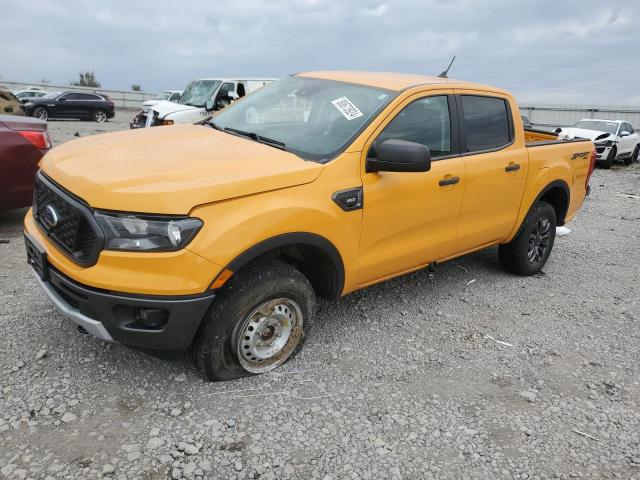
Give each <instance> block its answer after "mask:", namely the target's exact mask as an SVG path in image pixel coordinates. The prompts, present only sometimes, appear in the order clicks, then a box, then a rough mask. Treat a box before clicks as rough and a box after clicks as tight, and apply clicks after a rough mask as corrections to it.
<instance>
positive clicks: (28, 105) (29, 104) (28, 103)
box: [24, 102, 33, 107]
mask: <svg viewBox="0 0 640 480" xmlns="http://www.w3.org/2000/svg"><path fill="white" fill-rule="evenodd" d="M32 105H33V102H27V103H25V104H24V106H25V107H30V106H32Z"/></svg>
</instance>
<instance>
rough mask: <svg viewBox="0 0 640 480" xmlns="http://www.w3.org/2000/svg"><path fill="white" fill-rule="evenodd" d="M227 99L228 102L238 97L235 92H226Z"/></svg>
mask: <svg viewBox="0 0 640 480" xmlns="http://www.w3.org/2000/svg"><path fill="white" fill-rule="evenodd" d="M227 98H228V99H229V100H237V99H239V98H240V97H239V96H238V94H237V93H236V92H227Z"/></svg>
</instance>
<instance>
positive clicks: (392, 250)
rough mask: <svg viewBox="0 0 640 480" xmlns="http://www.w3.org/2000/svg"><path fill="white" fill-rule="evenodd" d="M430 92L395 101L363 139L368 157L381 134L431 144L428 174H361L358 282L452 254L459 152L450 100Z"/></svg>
mask: <svg viewBox="0 0 640 480" xmlns="http://www.w3.org/2000/svg"><path fill="white" fill-rule="evenodd" d="M449 93H450V92H448V91H442V92H433V91H430V92H429V95H428V96H424V94H422V95H415V96H413V97H411V98H409V99H407V100H406V101H405V102H403V103H402V104H400V105H399V106H398V107H397V109H396V110H395V111H394V113H393V114H392V115H390V120H387V121H386V122H385V123H383V124H382V125H381V126H380V127H379V128H378V129H377V130H376V132H375V134H374V135H373V136H372V140H371V141H370V142H368V143H367V144H366V145H365V151H366V152H368V154H367V156H368V157H374V156H375V149H376V145H379V144H380V143H381V142H383V141H384V140H388V139H401V140H407V141H412V142H417V143H421V144H423V145H426V146H427V147H429V150H430V152H431V156H432V163H431V170H430V171H428V172H411V173H407V172H378V173H365V172H366V170H365V168H364V165H363V167H362V184H363V189H364V192H363V193H364V214H363V224H362V234H361V240H360V268H359V274H358V283H359V284H360V285H366V284H369V283H373V282H376V281H378V280H382V279H384V278H387V277H390V276H393V275H395V274H399V273H402V272H406V271H409V270H412V269H416V268H419V267H421V266H424V265H427V264H428V263H430V262H432V261H435V260H438V259H441V258H445V257H447V256H449V255H451V254H452V253H453V248H454V242H455V239H456V226H457V222H458V214H459V212H460V207H461V205H462V198H463V193H464V188H465V171H464V161H463V160H462V159H461V158H460V157H459V156H458V125H457V119H456V107H455V100H454V97H453V96H452V95H449Z"/></svg>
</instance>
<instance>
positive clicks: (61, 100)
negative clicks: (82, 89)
mask: <svg viewBox="0 0 640 480" xmlns="http://www.w3.org/2000/svg"><path fill="white" fill-rule="evenodd" d="M58 101H59V102H66V101H67V99H66V98H65V97H62V98H61V99H59V100H58Z"/></svg>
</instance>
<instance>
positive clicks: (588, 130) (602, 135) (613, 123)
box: [556, 118, 640, 168]
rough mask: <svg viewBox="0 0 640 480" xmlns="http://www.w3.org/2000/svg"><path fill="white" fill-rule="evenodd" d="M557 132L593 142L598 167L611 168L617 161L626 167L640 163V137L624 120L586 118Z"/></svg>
mask: <svg viewBox="0 0 640 480" xmlns="http://www.w3.org/2000/svg"><path fill="white" fill-rule="evenodd" d="M556 131H557V132H562V133H563V134H565V135H571V136H574V137H583V138H589V139H591V140H593V141H594V143H595V145H596V152H597V157H596V159H597V162H598V165H600V166H601V167H603V168H611V165H613V162H615V161H616V160H623V161H624V163H625V165H631V164H632V163H633V162H637V161H638V154H639V153H640V135H638V133H637V132H636V131H635V128H633V126H632V125H631V124H630V123H629V122H625V121H624V120H599V119H595V118H585V119H583V120H580V121H579V122H577V123H576V124H575V125H574V126H573V127H569V128H559V129H558V130H556Z"/></svg>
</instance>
